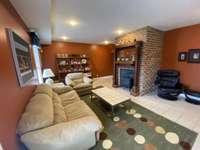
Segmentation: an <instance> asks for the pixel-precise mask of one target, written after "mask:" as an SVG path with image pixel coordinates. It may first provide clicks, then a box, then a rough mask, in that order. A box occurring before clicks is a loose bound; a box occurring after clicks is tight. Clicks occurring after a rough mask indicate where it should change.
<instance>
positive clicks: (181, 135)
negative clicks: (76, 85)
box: [82, 96, 197, 150]
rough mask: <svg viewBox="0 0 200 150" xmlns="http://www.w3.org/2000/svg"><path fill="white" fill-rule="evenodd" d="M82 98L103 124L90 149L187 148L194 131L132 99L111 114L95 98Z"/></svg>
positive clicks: (160, 149) (183, 149)
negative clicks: (96, 139)
mask: <svg viewBox="0 0 200 150" xmlns="http://www.w3.org/2000/svg"><path fill="white" fill-rule="evenodd" d="M82 99H83V100H84V101H85V102H86V103H87V104H88V105H89V107H90V108H91V109H92V110H93V111H94V112H95V113H96V114H97V116H98V117H99V119H100V120H101V121H102V123H103V125H104V130H103V131H102V132H101V133H100V141H98V142H97V145H96V146H95V147H93V148H91V149H90V150H104V149H109V150H190V149H191V148H192V145H193V144H194V142H195V139H196V137H197V133H195V132H193V131H191V130H189V129H187V128H185V127H183V126H181V125H178V124H176V123H174V122H172V121H170V120H168V119H166V118H164V117H162V116H160V115H158V114H156V113H154V112H152V111H150V110H148V109H146V108H144V107H142V106H140V105H138V104H136V103H133V102H132V101H129V102H127V103H126V104H123V105H120V106H119V107H117V109H116V111H115V115H114V116H113V115H112V113H111V112H110V111H109V109H105V108H106V107H105V104H102V101H101V100H99V99H98V98H97V99H95V100H92V101H91V100H90V98H89V96H84V97H82Z"/></svg>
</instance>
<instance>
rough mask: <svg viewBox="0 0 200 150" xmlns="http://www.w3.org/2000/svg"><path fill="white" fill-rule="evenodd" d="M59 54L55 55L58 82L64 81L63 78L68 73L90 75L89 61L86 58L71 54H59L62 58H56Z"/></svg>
mask: <svg viewBox="0 0 200 150" xmlns="http://www.w3.org/2000/svg"><path fill="white" fill-rule="evenodd" d="M58 55H59V54H57V55H56V68H57V75H58V80H59V81H60V82H62V81H64V79H65V76H66V75H67V74H68V73H76V72H83V73H90V74H91V66H90V60H89V57H88V56H85V57H82V56H81V55H76V54H72V55H69V56H67V57H66V56H65V55H67V54H64V55H63V54H61V55H63V56H62V57H58Z"/></svg>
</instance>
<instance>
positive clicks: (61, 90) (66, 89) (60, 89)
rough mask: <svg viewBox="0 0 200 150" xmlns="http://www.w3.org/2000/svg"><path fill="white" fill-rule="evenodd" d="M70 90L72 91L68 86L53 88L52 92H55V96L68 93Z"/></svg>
mask: <svg viewBox="0 0 200 150" xmlns="http://www.w3.org/2000/svg"><path fill="white" fill-rule="evenodd" d="M71 90H73V88H72V87H70V86H63V87H54V88H53V91H54V92H56V93H57V94H63V93H66V92H69V91H71Z"/></svg>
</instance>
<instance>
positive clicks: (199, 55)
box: [188, 49, 200, 63]
mask: <svg viewBox="0 0 200 150" xmlns="http://www.w3.org/2000/svg"><path fill="white" fill-rule="evenodd" d="M188 63H200V49H189V53H188Z"/></svg>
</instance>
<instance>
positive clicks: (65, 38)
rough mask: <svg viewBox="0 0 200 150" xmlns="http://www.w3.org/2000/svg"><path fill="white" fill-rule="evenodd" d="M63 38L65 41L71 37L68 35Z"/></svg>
mask: <svg viewBox="0 0 200 150" xmlns="http://www.w3.org/2000/svg"><path fill="white" fill-rule="evenodd" d="M61 39H63V40H64V41H66V40H68V39H69V37H67V36H62V37H61Z"/></svg>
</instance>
